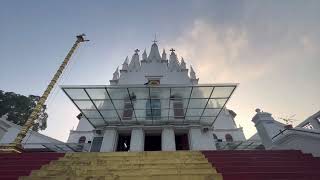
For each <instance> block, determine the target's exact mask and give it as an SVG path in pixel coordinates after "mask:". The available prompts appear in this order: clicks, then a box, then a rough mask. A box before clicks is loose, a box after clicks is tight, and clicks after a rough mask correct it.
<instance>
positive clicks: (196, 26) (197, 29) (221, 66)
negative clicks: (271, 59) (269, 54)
mask: <svg viewBox="0 0 320 180" xmlns="http://www.w3.org/2000/svg"><path fill="white" fill-rule="evenodd" d="M188 29H190V31H185V32H183V33H182V35H181V36H180V37H178V38H177V39H176V40H175V41H174V42H172V46H173V47H176V48H177V52H178V55H181V56H183V57H184V58H185V59H186V60H187V62H188V63H191V64H192V65H193V66H194V69H196V72H198V76H199V77H201V78H200V81H201V82H204V81H206V82H211V83H212V82H226V81H227V82H239V81H248V80H252V79H256V78H259V77H260V76H261V75H263V74H264V73H266V72H267V69H268V64H267V63H261V62H259V63H257V62H256V61H248V60H246V59H245V58H247V57H248V55H250V47H249V42H248V37H247V33H246V32H245V31H244V30H243V29H235V28H227V29H223V30H222V29H219V28H216V27H215V26H214V25H212V24H209V23H207V22H205V21H203V20H196V21H195V22H194V23H193V25H192V27H191V28H188Z"/></svg>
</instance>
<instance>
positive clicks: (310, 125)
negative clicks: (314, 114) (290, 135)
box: [302, 122, 313, 129]
mask: <svg viewBox="0 0 320 180" xmlns="http://www.w3.org/2000/svg"><path fill="white" fill-rule="evenodd" d="M302 128H305V129H313V126H312V124H310V122H308V123H306V124H305V125H303V126H302Z"/></svg>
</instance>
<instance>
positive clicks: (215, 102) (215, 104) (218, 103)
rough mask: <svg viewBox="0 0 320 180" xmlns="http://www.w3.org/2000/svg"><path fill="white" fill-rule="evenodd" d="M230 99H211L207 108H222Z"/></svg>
mask: <svg viewBox="0 0 320 180" xmlns="http://www.w3.org/2000/svg"><path fill="white" fill-rule="evenodd" d="M227 100H228V99H210V100H209V103H208V105H207V108H222V107H223V106H224V104H225V103H226V102H227Z"/></svg>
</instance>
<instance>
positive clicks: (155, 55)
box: [148, 41, 161, 62]
mask: <svg viewBox="0 0 320 180" xmlns="http://www.w3.org/2000/svg"><path fill="white" fill-rule="evenodd" d="M156 42H157V41H153V44H152V46H151V50H150V53H149V56H148V61H149V62H160V61H161V56H160V53H159V49H158V45H157V44H156Z"/></svg>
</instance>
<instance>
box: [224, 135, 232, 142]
mask: <svg viewBox="0 0 320 180" xmlns="http://www.w3.org/2000/svg"><path fill="white" fill-rule="evenodd" d="M225 137H226V141H227V142H233V138H232V136H231V135H230V134H226V136H225Z"/></svg>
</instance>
